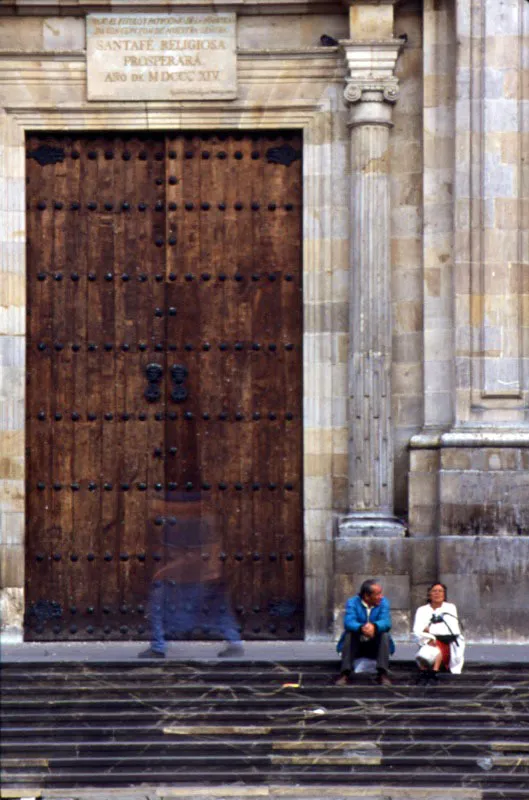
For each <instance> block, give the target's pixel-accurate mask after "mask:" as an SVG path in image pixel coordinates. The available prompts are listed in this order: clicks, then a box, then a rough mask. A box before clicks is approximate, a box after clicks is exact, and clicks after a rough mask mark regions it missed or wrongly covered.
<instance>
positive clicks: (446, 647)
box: [413, 583, 465, 677]
mask: <svg viewBox="0 0 529 800" xmlns="http://www.w3.org/2000/svg"><path fill="white" fill-rule="evenodd" d="M427 597H428V602H427V603H426V605H424V606H420V607H419V608H418V609H417V611H416V613H415V620H414V623H413V635H414V637H415V639H416V640H417V641H418V642H419V645H420V647H419V650H418V652H417V655H416V661H417V664H418V666H419V669H420V670H421V671H422V672H424V673H426V674H427V673H432V672H433V673H435V675H434V677H435V676H436V674H437V673H438V672H439V670H440V669H444V670H446V671H447V672H452V673H455V674H457V675H459V674H460V673H461V670H462V669H463V663H464V655H465V640H464V637H463V634H462V633H461V628H460V627H459V618H458V615H457V608H456V607H455V605H454V604H453V603H447V602H446V586H445V585H444V583H434V584H433V585H432V586H430V588H429V589H428V595H427Z"/></svg>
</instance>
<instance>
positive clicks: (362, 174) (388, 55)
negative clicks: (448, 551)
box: [339, 39, 404, 537]
mask: <svg viewBox="0 0 529 800" xmlns="http://www.w3.org/2000/svg"><path fill="white" fill-rule="evenodd" d="M340 44H341V46H342V47H343V50H344V52H345V56H346V59H347V65H348V76H347V78H346V84H347V85H346V88H345V93H344V96H345V100H346V102H347V103H348V105H349V108H350V118H349V129H350V135H351V195H350V198H351V199H350V202H351V232H350V236H351V262H350V284H349V288H350V306H349V307H350V311H349V318H350V324H349V336H350V340H349V425H350V439H349V513H348V514H347V515H345V516H344V517H343V518H342V519H341V521H340V524H339V532H340V536H342V537H347V536H402V535H403V534H404V526H403V525H402V523H401V522H399V521H398V520H397V519H395V517H394V515H393V426H392V419H391V345H392V343H391V332H392V326H391V285H390V278H391V276H390V255H389V246H390V186H389V179H390V176H389V135H390V129H391V126H392V122H391V116H392V107H393V104H394V103H395V102H396V100H397V97H398V81H397V78H396V77H395V75H394V68H395V63H396V60H397V56H398V54H399V50H400V48H401V46H402V42H401V41H400V40H394V39H385V40H382V41H374V42H373V41H362V40H346V41H342V42H340Z"/></svg>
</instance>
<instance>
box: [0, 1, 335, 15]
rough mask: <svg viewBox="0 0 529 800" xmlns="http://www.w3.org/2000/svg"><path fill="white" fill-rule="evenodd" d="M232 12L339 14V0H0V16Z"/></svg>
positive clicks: (250, 13)
mask: <svg viewBox="0 0 529 800" xmlns="http://www.w3.org/2000/svg"><path fill="white" fill-rule="evenodd" d="M213 11H215V12H225V11H235V12H236V13H237V14H249V15H252V14H263V13H265V14H287V13H295V14H303V13H312V14H314V13H321V14H331V13H335V14H336V13H337V14H339V13H343V11H344V7H343V5H342V3H341V2H340V0H334V1H333V0H331V1H330V2H325V0H221V2H217V0H194V2H189V0H1V2H0V17H1V16H2V15H11V14H16V15H17V16H20V15H23V14H31V15H35V14H57V15H60V16H63V15H65V14H71V15H73V16H84V15H85V14H96V13H98V14H100V13H111V14H127V13H142V14H161V13H163V14H168V13H171V12H175V13H182V12H183V13H198V12H213Z"/></svg>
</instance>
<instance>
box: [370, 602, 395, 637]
mask: <svg viewBox="0 0 529 800" xmlns="http://www.w3.org/2000/svg"><path fill="white" fill-rule="evenodd" d="M373 623H374V624H375V625H376V628H377V631H378V632H379V633H387V632H388V631H390V630H391V609H390V607H389V603H388V601H387V600H386V598H385V597H384V598H383V600H382V601H381V603H380V605H379V614H378V616H377V618H376V619H375V620H373Z"/></svg>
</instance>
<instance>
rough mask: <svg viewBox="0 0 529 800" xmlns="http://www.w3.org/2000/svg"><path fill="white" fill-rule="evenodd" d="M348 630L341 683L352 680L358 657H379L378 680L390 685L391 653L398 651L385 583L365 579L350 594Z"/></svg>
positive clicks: (341, 644)
mask: <svg viewBox="0 0 529 800" xmlns="http://www.w3.org/2000/svg"><path fill="white" fill-rule="evenodd" d="M344 628H345V630H344V632H343V633H342V635H341V637H340V641H339V642H338V645H337V648H336V649H337V650H338V652H339V653H341V654H342V664H341V674H340V677H339V678H338V679H337V681H336V684H337V685H338V686H344V685H345V684H347V683H348V682H349V675H350V674H351V670H352V669H353V666H354V662H355V660H356V659H357V658H369V659H373V660H375V661H376V669H377V680H378V683H380V684H382V685H390V684H391V680H390V678H389V675H388V672H389V657H390V655H391V654H392V653H394V652H395V644H394V642H393V639H392V638H391V636H390V634H389V631H390V630H391V611H390V607H389V603H388V601H387V600H386V598H385V597H384V595H383V592H382V587H381V586H380V584H378V583H377V582H376V581H375V580H373V579H371V580H367V581H364V582H363V584H362V586H361V587H360V591H359V592H358V594H357V595H355V596H354V597H350V598H349V600H348V601H347V603H346V605H345V616H344Z"/></svg>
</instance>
